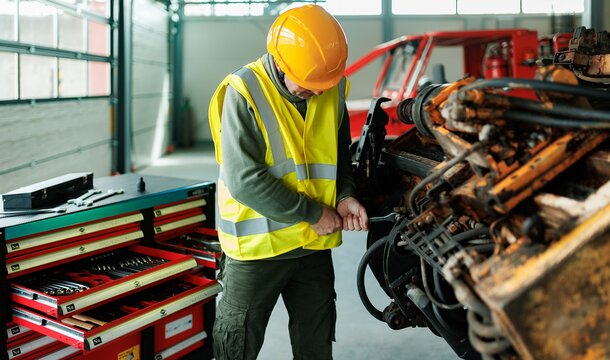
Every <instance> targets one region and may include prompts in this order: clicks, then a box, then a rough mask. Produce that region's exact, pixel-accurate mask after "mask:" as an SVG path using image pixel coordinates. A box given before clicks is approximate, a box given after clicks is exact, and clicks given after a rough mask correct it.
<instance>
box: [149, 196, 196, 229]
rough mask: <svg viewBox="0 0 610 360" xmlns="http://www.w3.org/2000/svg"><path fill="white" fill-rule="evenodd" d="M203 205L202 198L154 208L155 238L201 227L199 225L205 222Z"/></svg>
mask: <svg viewBox="0 0 610 360" xmlns="http://www.w3.org/2000/svg"><path fill="white" fill-rule="evenodd" d="M205 204H206V201H205V200H204V199H203V198H197V199H189V200H187V201H181V202H176V203H172V204H168V205H167V206H162V207H155V209H154V210H153V213H154V217H155V218H154V221H153V224H154V233H155V237H157V236H160V235H162V234H166V233H168V232H175V231H180V232H188V231H191V230H192V229H195V228H196V227H198V226H201V223H202V222H204V221H206V220H207V217H206V215H205V208H204V206H205Z"/></svg>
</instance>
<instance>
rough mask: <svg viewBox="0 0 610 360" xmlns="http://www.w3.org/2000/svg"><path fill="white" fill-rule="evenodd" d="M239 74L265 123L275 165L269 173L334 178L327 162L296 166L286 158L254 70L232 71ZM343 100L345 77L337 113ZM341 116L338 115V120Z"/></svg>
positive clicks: (302, 178) (304, 177) (277, 126)
mask: <svg viewBox="0 0 610 360" xmlns="http://www.w3.org/2000/svg"><path fill="white" fill-rule="evenodd" d="M234 74H235V75H237V76H239V77H240V78H241V79H242V80H243V81H244V83H246V86H247V87H248V90H249V91H250V95H251V96H252V100H253V101H254V104H253V105H255V106H256V108H257V109H258V112H259V114H260V117H261V119H262V121H263V124H265V128H266V129H267V136H268V139H269V147H270V148H271V154H272V155H273V160H274V162H275V165H274V166H272V167H270V168H269V173H270V174H271V175H273V176H274V177H275V178H277V179H281V178H282V177H284V176H286V175H288V174H290V173H292V172H296V175H297V179H298V180H305V179H327V180H336V178H337V167H336V166H335V165H329V164H308V165H304V164H302V165H299V166H296V164H295V163H294V160H293V159H286V150H285V148H284V141H283V139H282V136H281V134H280V131H279V124H278V121H277V118H276V117H275V113H274V112H273V110H271V106H270V105H269V102H268V101H267V99H266V98H265V96H264V95H263V91H262V89H261V87H260V84H259V83H258V80H257V79H256V75H254V72H253V71H252V70H251V69H250V68H247V67H243V68H241V69H239V70H238V71H236V72H235V73H234ZM344 101H345V79H342V80H341V82H340V83H339V113H340V114H341V116H342V115H343V106H341V105H342V104H343V102H344ZM341 119H342V118H341V117H339V120H341ZM308 169H309V177H308V176H307V170H308Z"/></svg>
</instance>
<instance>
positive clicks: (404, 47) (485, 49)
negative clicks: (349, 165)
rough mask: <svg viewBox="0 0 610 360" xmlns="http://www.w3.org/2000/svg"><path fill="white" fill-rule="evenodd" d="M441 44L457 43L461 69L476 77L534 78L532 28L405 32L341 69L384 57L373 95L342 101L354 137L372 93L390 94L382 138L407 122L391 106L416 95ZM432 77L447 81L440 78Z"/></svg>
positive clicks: (350, 69)
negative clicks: (459, 50) (433, 54)
mask: <svg viewBox="0 0 610 360" xmlns="http://www.w3.org/2000/svg"><path fill="white" fill-rule="evenodd" d="M441 47H461V48H462V53H463V59H461V62H462V63H463V72H462V74H470V75H472V76H475V77H478V78H500V77H516V78H533V77H534V74H535V71H536V67H535V62H536V59H537V58H538V54H539V40H538V34H537V32H536V31H532V30H525V29H503V30H476V31H437V32H430V33H425V34H422V35H405V36H401V37H399V38H396V39H394V40H391V41H388V42H386V43H383V44H381V45H378V46H376V47H375V48H374V49H373V50H372V51H370V52H369V53H367V54H365V55H364V56H362V57H361V58H359V59H358V60H356V61H355V62H353V63H352V64H350V65H349V66H348V67H347V69H346V76H347V77H348V78H349V77H350V76H352V75H353V74H355V73H356V72H358V71H359V70H361V69H362V68H364V67H365V66H367V65H369V64H371V63H372V62H374V61H375V60H377V59H379V58H381V57H383V64H382V66H381V71H380V72H379V75H378V77H377V80H376V81H375V85H374V86H373V92H372V96H371V97H369V98H365V99H354V100H351V99H350V100H349V101H348V103H347V108H348V111H349V114H350V118H351V120H350V125H351V134H352V139H353V140H356V139H358V137H359V136H360V131H361V130H362V126H363V125H364V124H365V122H366V117H367V112H368V110H369V107H370V105H371V100H372V98H377V97H386V98H389V99H390V101H388V102H385V103H384V104H383V106H382V107H383V108H384V110H385V111H386V112H387V113H388V115H389V117H390V119H389V122H388V125H387V126H386V130H387V138H389V139H392V138H395V137H397V136H398V135H400V134H402V133H404V132H405V131H406V130H408V129H409V128H410V127H411V125H407V124H404V123H402V122H400V121H398V119H397V117H396V108H397V106H398V104H399V103H400V102H401V101H402V100H404V99H408V98H413V97H415V96H416V95H417V91H418V87H419V86H420V85H421V84H420V82H422V80H424V81H425V80H426V79H427V78H426V77H424V75H425V74H426V69H427V67H428V62H429V61H430V58H431V55H432V53H433V52H434V51H435V49H437V48H441ZM455 61H460V59H455ZM439 69H440V68H439ZM441 77H442V76H441ZM434 81H435V82H438V81H443V82H446V80H444V79H434Z"/></svg>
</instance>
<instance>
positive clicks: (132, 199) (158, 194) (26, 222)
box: [0, 174, 215, 240]
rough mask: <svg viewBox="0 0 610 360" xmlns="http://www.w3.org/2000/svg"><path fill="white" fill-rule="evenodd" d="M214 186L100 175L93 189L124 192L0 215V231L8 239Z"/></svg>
mask: <svg viewBox="0 0 610 360" xmlns="http://www.w3.org/2000/svg"><path fill="white" fill-rule="evenodd" d="M140 177H143V179H144V181H145V182H146V191H143V192H139V191H138V190H137V187H136V184H137V183H138V181H139V179H140ZM214 186H215V184H214V183H212V182H206V181H203V182H202V181H200V180H192V179H179V178H171V177H162V176H152V175H146V176H141V175H138V174H125V175H119V176H110V177H103V178H99V179H94V188H96V189H101V190H102V191H107V190H109V189H115V190H116V189H123V190H124V193H122V194H119V195H116V196H112V197H109V198H107V199H104V200H102V201H99V202H96V203H95V204H93V205H92V206H85V207H83V206H77V205H75V204H67V203H65V204H61V205H60V206H61V207H65V208H66V212H65V213H50V214H36V215H22V216H10V217H2V216H0V231H3V232H4V234H3V235H4V240H10V239H14V238H18V237H22V236H27V235H31V234H35V233H38V232H43V231H48V230H52V229H57V228H62V227H66V226H70V225H74V224H79V223H83V222H87V221H91V220H95V219H100V218H103V217H110V216H114V215H117V214H121V213H125V212H129V211H134V210H140V209H145V208H150V207H154V206H158V205H161V204H166V203H169V202H175V201H180V200H183V199H186V198H189V197H194V196H205V195H207V194H209V193H210V191H212V192H213V187H214ZM66 201H67V200H66ZM1 206H2V205H1V204H0V207H1ZM2 229H3V230H2ZM0 235H2V234H0Z"/></svg>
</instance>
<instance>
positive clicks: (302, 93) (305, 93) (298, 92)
mask: <svg viewBox="0 0 610 360" xmlns="http://www.w3.org/2000/svg"><path fill="white" fill-rule="evenodd" d="M284 83H285V84H286V88H287V89H288V91H290V93H291V94H292V95H295V96H298V97H300V98H301V99H303V100H307V99H309V98H310V97H312V96H314V95H321V94H322V93H323V92H324V91H314V90H307V89H305V88H303V87H300V86H299V85H297V84H295V83H294V82H293V81H292V80H290V79H289V78H288V76H285V77H284Z"/></svg>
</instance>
